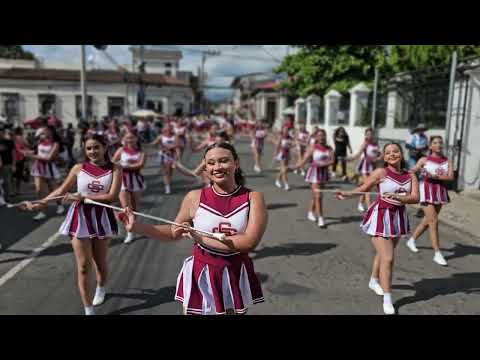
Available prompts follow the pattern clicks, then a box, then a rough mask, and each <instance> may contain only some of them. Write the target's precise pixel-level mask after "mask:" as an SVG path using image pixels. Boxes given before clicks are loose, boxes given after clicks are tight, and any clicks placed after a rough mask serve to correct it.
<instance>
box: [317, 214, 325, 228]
mask: <svg viewBox="0 0 480 360" xmlns="http://www.w3.org/2000/svg"><path fill="white" fill-rule="evenodd" d="M318 226H319V227H321V228H324V227H325V220H323V217H321V216H319V217H318Z"/></svg>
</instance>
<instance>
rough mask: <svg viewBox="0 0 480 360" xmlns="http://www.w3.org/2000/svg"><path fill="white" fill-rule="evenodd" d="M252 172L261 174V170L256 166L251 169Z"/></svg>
mask: <svg viewBox="0 0 480 360" xmlns="http://www.w3.org/2000/svg"><path fill="white" fill-rule="evenodd" d="M253 171H255V172H256V173H257V174H258V173H261V172H262V169H260V168H259V167H258V166H256V165H255V166H254V167H253Z"/></svg>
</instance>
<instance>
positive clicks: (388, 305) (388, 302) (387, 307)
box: [383, 293, 395, 315]
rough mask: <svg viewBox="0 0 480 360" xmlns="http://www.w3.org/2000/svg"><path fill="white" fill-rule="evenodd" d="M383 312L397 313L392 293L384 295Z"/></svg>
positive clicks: (387, 313) (388, 313)
mask: <svg viewBox="0 0 480 360" xmlns="http://www.w3.org/2000/svg"><path fill="white" fill-rule="evenodd" d="M383 312H384V313H385V315H395V308H394V307H393V304H392V295H391V294H389V293H388V294H385V295H383Z"/></svg>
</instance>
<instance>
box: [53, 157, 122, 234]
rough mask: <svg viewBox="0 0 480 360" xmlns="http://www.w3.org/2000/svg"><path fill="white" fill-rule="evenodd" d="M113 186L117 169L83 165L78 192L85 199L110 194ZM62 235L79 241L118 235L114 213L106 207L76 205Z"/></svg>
mask: <svg viewBox="0 0 480 360" xmlns="http://www.w3.org/2000/svg"><path fill="white" fill-rule="evenodd" d="M112 182H113V165H112V164H108V165H105V166H103V167H100V166H96V165H93V164H91V163H90V162H85V163H84V164H83V165H82V170H80V172H79V173H78V175H77V190H78V192H79V193H80V194H81V195H83V196H92V195H101V194H108V192H109V191H110V187H111V186H112ZM59 233H60V234H62V235H67V236H72V237H73V236H75V237H77V238H78V239H92V238H97V239H105V238H112V237H115V236H116V235H117V233H118V227H117V220H116V219H115V215H114V213H113V210H111V209H107V208H105V207H103V206H98V205H92V204H84V203H81V202H78V201H77V202H74V203H73V204H72V205H71V206H70V209H69V210H68V213H67V217H66V218H65V221H64V222H63V224H62V226H61V227H60V230H59Z"/></svg>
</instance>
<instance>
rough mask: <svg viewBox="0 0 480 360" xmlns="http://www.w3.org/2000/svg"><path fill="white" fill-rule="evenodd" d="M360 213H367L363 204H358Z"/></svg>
mask: <svg viewBox="0 0 480 360" xmlns="http://www.w3.org/2000/svg"><path fill="white" fill-rule="evenodd" d="M358 211H359V212H361V213H364V212H365V207H364V206H363V204H362V203H358Z"/></svg>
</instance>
